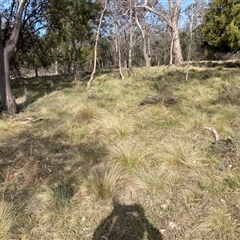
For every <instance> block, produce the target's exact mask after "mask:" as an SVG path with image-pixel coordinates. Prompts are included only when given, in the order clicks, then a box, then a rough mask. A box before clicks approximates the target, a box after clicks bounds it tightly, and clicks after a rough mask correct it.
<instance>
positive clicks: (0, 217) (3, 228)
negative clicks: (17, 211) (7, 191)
mask: <svg viewBox="0 0 240 240" xmlns="http://www.w3.org/2000/svg"><path fill="white" fill-rule="evenodd" d="M13 219H14V218H13V213H12V206H11V205H9V204H7V203H6V202H5V201H1V202H0V239H3V240H4V239H6V240H7V239H9V238H8V234H9V232H10V229H11V227H12V225H13V223H14V222H13Z"/></svg>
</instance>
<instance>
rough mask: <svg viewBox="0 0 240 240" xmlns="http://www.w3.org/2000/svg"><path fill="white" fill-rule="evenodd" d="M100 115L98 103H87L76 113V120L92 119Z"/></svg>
mask: <svg viewBox="0 0 240 240" xmlns="http://www.w3.org/2000/svg"><path fill="white" fill-rule="evenodd" d="M98 117H100V112H99V110H98V108H97V106H96V105H94V104H86V105H83V106H81V107H80V108H79V109H78V110H77V111H76V113H75V116H74V119H75V120H76V121H91V120H92V119H97V118H98Z"/></svg>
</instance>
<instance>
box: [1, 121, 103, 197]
mask: <svg viewBox="0 0 240 240" xmlns="http://www.w3.org/2000/svg"><path fill="white" fill-rule="evenodd" d="M37 124H48V123H44V122H41V123H37ZM68 134H69V133H66V132H61V134H59V133H54V131H53V133H52V134H51V133H47V135H46V136H44V132H43V133H42V134H41V135H39V134H38V133H37V132H35V131H34V129H31V127H30V126H29V127H26V128H24V129H23V130H22V131H20V132H18V133H17V134H15V135H10V136H8V137H6V138H3V139H2V140H1V143H0V151H1V157H0V167H1V169H0V176H1V177H0V190H1V184H3V185H4V186H5V187H4V192H3V194H4V197H5V198H6V199H8V200H11V201H12V200H13V199H15V200H16V201H18V199H17V198H18V197H23V198H25V200H27V198H28V194H27V193H29V194H31V188H32V187H34V186H36V185H41V184H46V185H48V186H49V187H52V186H53V185H55V186H58V185H62V184H64V185H66V186H65V187H67V188H68V190H67V191H70V192H71V194H69V196H70V197H71V196H73V195H74V190H76V191H77V189H73V188H72V185H73V186H76V184H78V183H79V177H81V176H82V177H84V176H85V175H86V174H87V173H88V172H89V170H90V169H91V168H92V167H93V166H95V165H98V164H100V163H101V162H102V161H103V160H104V158H105V156H106V154H107V150H106V148H105V146H104V145H102V144H100V143H99V142H98V141H97V140H96V141H95V142H94V143H93V142H92V141H91V140H88V141H87V140H85V141H84V142H83V141H79V142H78V143H71V142H69V141H68V138H69V136H68ZM64 190H65V189H64ZM21 195H24V196H21ZM0 196H1V194H0Z"/></svg>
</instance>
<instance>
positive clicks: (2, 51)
mask: <svg viewBox="0 0 240 240" xmlns="http://www.w3.org/2000/svg"><path fill="white" fill-rule="evenodd" d="M26 1H27V0H19V1H18V9H17V13H16V16H15V22H14V27H13V30H12V33H11V36H10V39H9V40H8V41H7V42H5V46H4V42H3V40H2V38H1V35H2V34H1V29H2V24H1V20H0V63H1V66H0V89H1V90H0V94H1V109H2V110H3V111H7V112H9V113H10V114H15V113H17V105H16V102H15V99H14V97H13V94H12V89H11V85H10V57H11V54H12V52H13V50H14V48H15V47H16V45H17V42H18V38H19V33H20V27H21V18H22V13H23V9H24V6H25V4H26Z"/></svg>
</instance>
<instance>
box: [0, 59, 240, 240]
mask: <svg viewBox="0 0 240 240" xmlns="http://www.w3.org/2000/svg"><path fill="white" fill-rule="evenodd" d="M237 67H238V64H237V63H230V62H226V63H224V62H219V63H217V62H211V63H207V62H204V63H198V64H196V63H195V66H191V67H190V69H189V80H188V81H187V82H186V81H185V71H186V69H185V68H184V67H181V66H178V67H174V66H172V67H171V68H168V67H152V68H139V69H136V71H137V76H136V77H133V76H131V75H128V73H127V71H125V70H124V74H125V79H124V80H123V81H122V80H121V79H119V78H118V74H117V72H116V71H112V72H111V71H109V72H103V73H98V74H97V75H96V78H95V80H94V81H93V84H92V86H91V93H89V92H87V91H86V82H81V81H79V82H76V81H75V82H74V81H73V79H71V77H69V76H49V77H39V78H30V79H20V80H19V82H18V83H17V84H14V94H15V95H16V96H17V99H16V100H17V103H18V104H19V105H20V110H21V112H20V113H19V114H18V115H16V116H9V115H8V114H5V113H4V114H2V115H1V117H0V199H1V201H0V239H33V240H35V239H70V240H71V239H72V240H74V239H83V240H88V239H89V240H90V239H92V240H97V239H104V238H105V239H107V238H108V237H109V239H110V238H111V237H112V239H142V240H143V239H160V236H161V237H162V238H163V239H179V240H181V239H182V240H192V239H213V240H214V239H216V240H217V239H231V240H232V239H233V240H235V239H236V240H237V239H240V220H239V212H240V206H239V199H240V191H239V189H240V177H239V171H240V162H239V156H240V144H239V143H240V124H239V117H240V114H239V113H240V105H239V95H240V88H239V85H238V84H239V79H240V73H239V68H237ZM86 79H87V78H86ZM86 79H85V80H86ZM156 98H157V101H152V100H155V99H156ZM173 99H174V101H173V102H171V100H173ZM143 100H144V101H145V102H144V103H145V104H143V105H141V102H142V101H143ZM31 118H33V119H38V118H39V119H41V120H39V121H36V122H35V121H29V119H31ZM205 127H212V128H214V129H215V130H216V131H217V133H218V134H219V136H220V141H219V142H218V143H215V137H214V134H213V132H211V131H209V130H207V129H206V128H205Z"/></svg>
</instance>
